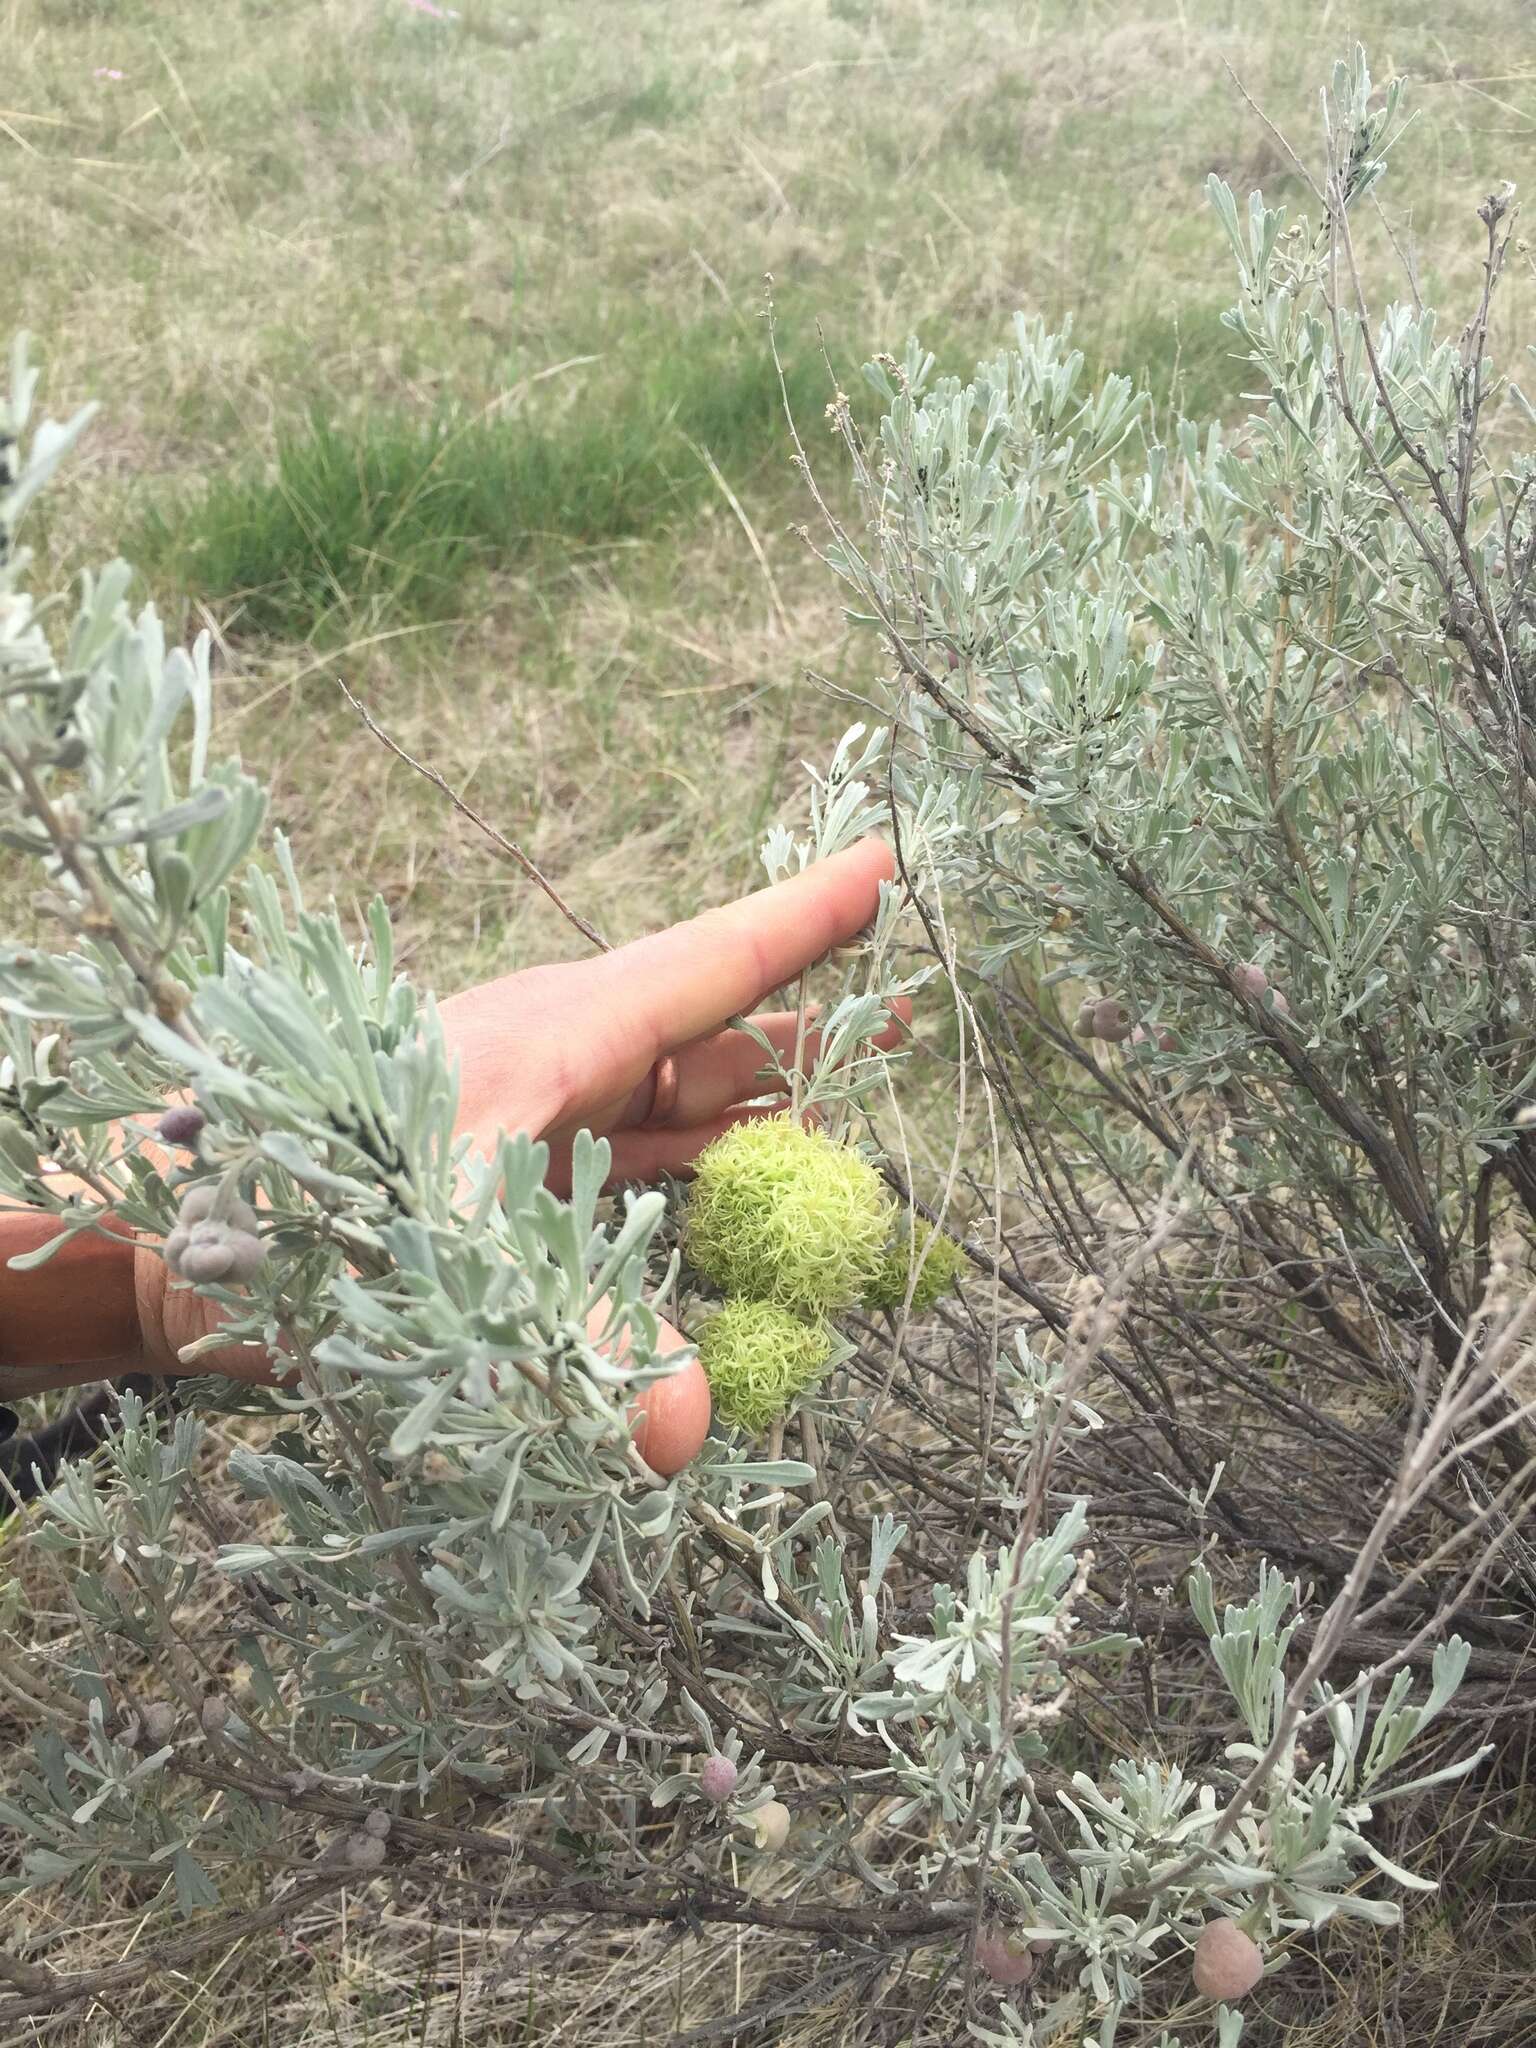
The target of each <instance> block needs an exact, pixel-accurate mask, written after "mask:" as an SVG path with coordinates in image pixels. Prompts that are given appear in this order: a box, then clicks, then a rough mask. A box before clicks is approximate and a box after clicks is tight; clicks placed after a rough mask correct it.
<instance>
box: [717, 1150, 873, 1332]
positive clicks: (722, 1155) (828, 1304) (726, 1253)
mask: <svg viewBox="0 0 1536 2048" xmlns="http://www.w3.org/2000/svg"><path fill="white" fill-rule="evenodd" d="M890 1225H891V1202H890V1197H889V1196H888V1195H887V1194H886V1192H885V1188H884V1186H883V1185H882V1183H881V1180H880V1176H879V1174H878V1173H877V1172H876V1171H875V1169H874V1168H873V1167H872V1166H871V1165H870V1164H869V1162H868V1161H867V1160H864V1159H861V1158H860V1157H859V1156H858V1154H857V1153H856V1152H852V1151H850V1150H849V1149H848V1147H847V1146H845V1145H840V1144H838V1143H837V1142H836V1140H835V1139H833V1138H831V1137H829V1136H828V1135H827V1133H826V1132H825V1131H823V1130H820V1129H817V1128H815V1127H813V1126H807V1125H804V1124H800V1123H797V1122H795V1121H793V1120H792V1119H790V1118H788V1117H763V1118H756V1119H752V1120H749V1121H748V1122H745V1123H740V1124H737V1125H735V1126H734V1127H733V1128H732V1129H731V1130H729V1131H727V1132H726V1133H725V1134H724V1136H722V1137H719V1138H716V1140H715V1141H714V1143H713V1144H712V1145H711V1146H710V1147H709V1148H708V1150H707V1151H706V1152H704V1153H703V1154H702V1155H701V1156H700V1158H699V1161H698V1166H697V1172H696V1177H695V1180H694V1183H693V1191H692V1194H691V1195H690V1197H689V1202H688V1216H687V1227H686V1233H685V1237H684V1244H685V1248H686V1250H687V1254H688V1258H689V1261H690V1263H691V1264H692V1265H693V1266H694V1268H695V1269H696V1270H697V1271H698V1272H699V1273H701V1274H702V1275H703V1276H704V1278H705V1279H706V1280H709V1281H712V1282H713V1284H714V1285H715V1286H716V1287H718V1288H719V1289H720V1290H721V1292H722V1293H725V1294H737V1295H744V1296H747V1297H749V1298H750V1299H752V1300H753V1301H761V1302H771V1303H773V1304H774V1305H775V1306H776V1307H778V1308H783V1309H793V1310H799V1311H804V1312H805V1313H807V1314H812V1315H818V1314H827V1313H829V1312H830V1311H832V1310H835V1309H840V1308H848V1307H850V1306H851V1305H852V1304H853V1303H854V1302H855V1301H857V1300H858V1299H859V1298H860V1296H861V1295H862V1294H863V1293H864V1291H865V1289H866V1288H867V1287H868V1286H869V1284H870V1282H871V1281H872V1279H873V1278H874V1275H875V1273H876V1271H877V1269H878V1267H879V1263H880V1259H881V1257H882V1255H883V1252H884V1248H885V1241H886V1237H887V1235H888V1233H889V1230H890Z"/></svg>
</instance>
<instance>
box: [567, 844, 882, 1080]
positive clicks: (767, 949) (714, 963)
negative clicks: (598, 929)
mask: <svg viewBox="0 0 1536 2048" xmlns="http://www.w3.org/2000/svg"><path fill="white" fill-rule="evenodd" d="M895 872H896V864H895V860H894V858H893V856H892V854H891V850H890V848H889V847H888V846H886V845H884V844H883V842H882V841H880V840H878V839H861V840H860V841H859V843H858V845H857V846H850V847H849V848H848V850H847V851H846V852H845V853H837V854H833V856H832V857H831V859H830V860H823V861H817V863H816V864H815V866H814V867H809V868H806V869H804V870H803V871H802V872H801V873H800V874H798V875H791V876H790V877H789V879H788V880H787V881H783V882H775V883H774V884H773V885H772V886H771V887H770V888H767V889H759V890H757V891H756V892H755V893H754V894H753V895H751V896H743V897H742V898H741V899H740V900H739V901H738V902H736V903H727V904H723V905H722V906H721V907H720V908H719V909H717V910H706V911H705V912H704V914H703V915H702V916H701V917H694V918H690V919H689V920H688V922H687V923H686V924H677V925H673V926H672V928H671V929H670V930H669V931H664V932H657V933H656V934H655V935H654V936H653V937H651V938H648V939H636V940H635V941H634V943H633V944H632V945H628V946H621V947H619V948H618V950H617V951H616V952H613V953H610V954H608V956H607V957H606V959H605V960H604V961H603V962H602V963H601V966H602V971H603V972H604V973H605V974H611V975H613V976H614V978H615V980H616V981H617V982H619V984H620V985H621V987H622V990H623V996H622V1000H623V1003H624V1007H625V1010H626V1012H627V1013H628V1014H629V1015H630V1016H632V1017H633V1018H634V1019H635V1021H636V1022H637V1023H638V1024H640V1025H641V1026H642V1028H643V1029H644V1031H645V1033H646V1036H647V1037H648V1038H649V1039H650V1040H651V1041H652V1043H653V1044H654V1047H655V1049H656V1051H657V1052H658V1053H660V1052H666V1051H669V1050H671V1049H672V1048H673V1047H675V1046H680V1045H686V1044H687V1043H688V1042H689V1041H690V1040H691V1039H694V1038H698V1037H701V1036H702V1035H703V1034H704V1033H705V1032H707V1031H714V1030H716V1029H717V1028H718V1027H719V1026H720V1025H721V1024H723V1023H724V1022H725V1021H726V1019H727V1018H729V1017H734V1016H736V1015H737V1014H738V1013H739V1012H741V1011H745V1010H752V1009H756V1008H757V1006H758V1005H759V1004H760V1003H761V1002H762V1001H763V999H764V997H765V996H767V995H768V994H770V993H771V991H772V990H774V989H776V988H781V987H782V986H783V985H784V984H785V983H786V982H788V981H792V980H793V979H794V977H795V976H796V975H797V974H799V973H800V971H801V969H802V968H806V967H809V966H810V965H811V963H812V961H814V960H819V959H820V958H821V956H822V954H823V953H826V952H828V951H829V950H830V949H831V948H832V947H833V946H840V945H843V944H845V943H846V942H847V941H848V940H849V939H851V938H852V937H853V936H854V934H855V933H856V932H859V931H861V930H862V929H863V927H864V926H865V925H867V924H868V923H869V921H870V919H871V918H872V917H873V916H874V914H875V912H876V910H877V909H878V908H879V905H880V884H881V883H882V882H887V881H889V880H890V879H891V877H892V876H893V875H894V874H895Z"/></svg>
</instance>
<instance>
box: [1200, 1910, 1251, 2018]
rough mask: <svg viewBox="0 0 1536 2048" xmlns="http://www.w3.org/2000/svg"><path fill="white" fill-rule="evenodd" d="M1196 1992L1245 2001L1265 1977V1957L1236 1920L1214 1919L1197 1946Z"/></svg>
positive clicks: (1227, 2000)
mask: <svg viewBox="0 0 1536 2048" xmlns="http://www.w3.org/2000/svg"><path fill="white" fill-rule="evenodd" d="M1194 1973H1195V1989H1196V1990H1197V1991H1198V1992H1200V1993H1201V1995H1202V1996H1203V1997H1205V1998H1219V1999H1222V2000H1224V2001H1225V2002H1226V2003H1228V2004H1230V2003H1231V2002H1232V2000H1233V1999H1237V1998H1246V1996H1247V1995H1248V1993H1249V1992H1250V1991H1251V1990H1252V1989H1253V1987H1254V1985H1255V1984H1257V1983H1258V1981H1259V1979H1260V1978H1261V1977H1262V1976H1263V1974H1264V1956H1263V1953H1262V1951H1261V1950H1260V1948H1259V1945H1258V1943H1257V1942H1256V1941H1255V1940H1254V1939H1253V1937H1252V1936H1251V1935H1248V1934H1244V1932H1243V1930H1242V1929H1241V1927H1239V1926H1238V1924H1237V1922H1236V1921H1235V1920H1211V1921H1208V1922H1207V1923H1206V1925H1205V1927H1204V1929H1203V1930H1202V1931H1201V1935H1200V1939H1199V1940H1198V1941H1197V1942H1196V1943H1195V1959H1194Z"/></svg>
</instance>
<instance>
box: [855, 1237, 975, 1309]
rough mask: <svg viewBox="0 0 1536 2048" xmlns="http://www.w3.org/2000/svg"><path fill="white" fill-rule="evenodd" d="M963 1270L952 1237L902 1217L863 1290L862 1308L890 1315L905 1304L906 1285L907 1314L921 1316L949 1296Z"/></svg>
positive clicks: (958, 1248) (963, 1254) (963, 1258)
mask: <svg viewBox="0 0 1536 2048" xmlns="http://www.w3.org/2000/svg"><path fill="white" fill-rule="evenodd" d="M914 1232H915V1235H914ZM964 1271H965V1253H964V1252H963V1251H961V1249H960V1247H959V1245H957V1244H956V1243H955V1241H954V1239H953V1238H952V1237H945V1236H944V1235H943V1233H942V1232H941V1231H937V1230H935V1229H934V1228H933V1226H932V1224H931V1223H925V1222H923V1221H922V1219H921V1218H920V1217H919V1218H916V1219H913V1220H911V1221H909V1219H908V1218H906V1217H903V1218H902V1219H901V1221H900V1223H899V1224H898V1225H897V1226H896V1236H895V1239H894V1241H893V1242H892V1244H891V1245H890V1246H889V1247H888V1248H887V1250H886V1253H885V1256H884V1258H883V1259H882V1260H881V1262H880V1270H879V1272H878V1273H876V1275H875V1277H874V1280H873V1281H872V1282H871V1284H870V1285H869V1286H868V1287H867V1288H866V1289H865V1291H864V1306H865V1308H883V1309H889V1310H890V1312H891V1313H892V1314H893V1315H894V1314H896V1313H897V1312H898V1311H899V1310H900V1308H901V1306H902V1304H903V1302H905V1301H906V1299H907V1287H908V1284H909V1283H910V1284H911V1288H912V1301H911V1304H910V1306H911V1313H912V1314H913V1315H915V1316H920V1315H925V1314H926V1313H927V1311H928V1310H929V1309H931V1308H932V1307H933V1305H934V1303H935V1302H936V1301H940V1300H942V1299H943V1297H944V1296H945V1295H946V1294H948V1293H949V1291H950V1289H951V1288H952V1287H954V1285H955V1284H956V1282H957V1281H958V1280H959V1278H960V1275H961V1274H962V1273H963V1272H964ZM914 1273H915V1278H914Z"/></svg>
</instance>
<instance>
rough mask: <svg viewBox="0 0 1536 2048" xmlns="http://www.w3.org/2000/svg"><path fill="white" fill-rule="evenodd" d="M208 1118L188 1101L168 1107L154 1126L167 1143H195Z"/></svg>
mask: <svg viewBox="0 0 1536 2048" xmlns="http://www.w3.org/2000/svg"><path fill="white" fill-rule="evenodd" d="M207 1121H208V1119H207V1118H206V1117H205V1116H204V1115H203V1112H202V1111H201V1110H200V1109H194V1108H193V1107H192V1105H191V1104H190V1103H180V1104H178V1105H177V1107H176V1108H175V1109H168V1110H167V1111H166V1112H165V1115H164V1116H163V1117H161V1119H160V1121H159V1123H158V1124H157V1125H156V1126H155V1128H156V1130H157V1131H158V1132H159V1134H160V1136H161V1137H162V1138H163V1139H164V1140H165V1142H166V1144H167V1145H195V1144H196V1143H197V1140H198V1138H199V1136H200V1135H201V1133H202V1129H203V1126H204V1124H206V1123H207Z"/></svg>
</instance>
